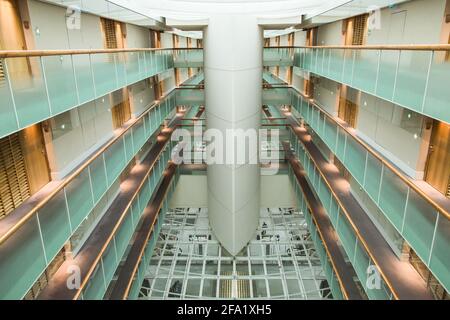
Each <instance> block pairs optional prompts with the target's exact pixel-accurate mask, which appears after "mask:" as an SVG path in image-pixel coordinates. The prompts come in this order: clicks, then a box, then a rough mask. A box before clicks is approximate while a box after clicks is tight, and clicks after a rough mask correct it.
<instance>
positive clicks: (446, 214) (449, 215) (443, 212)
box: [286, 86, 450, 220]
mask: <svg viewBox="0 0 450 320" xmlns="http://www.w3.org/2000/svg"><path fill="white" fill-rule="evenodd" d="M286 89H292V90H294V91H295V92H296V93H297V94H298V95H299V96H301V97H302V98H303V99H305V100H307V101H308V102H309V103H311V104H312V105H314V106H315V107H316V108H319V109H320V111H321V112H323V114H324V115H325V116H326V117H327V118H329V119H330V120H331V121H332V122H333V123H335V124H337V125H338V126H339V127H340V128H341V129H343V130H344V131H345V132H346V133H347V134H349V135H350V136H351V137H352V138H353V139H355V140H356V142H358V143H359V144H360V145H361V146H362V147H363V148H364V149H365V150H367V151H368V152H369V153H370V154H371V155H372V156H374V157H375V158H376V159H377V160H379V161H380V162H381V163H382V164H383V165H384V166H386V167H387V168H388V169H390V170H391V171H392V172H393V173H394V174H395V175H396V176H397V177H399V178H400V179H401V180H402V181H403V182H405V183H406V184H407V185H408V187H410V188H411V189H413V190H414V191H415V192H417V193H418V194H419V195H420V196H421V197H422V198H424V199H425V200H426V201H427V202H428V203H429V204H430V205H432V206H433V207H434V208H435V209H436V210H437V211H438V212H439V213H440V214H441V215H442V216H443V217H444V218H446V219H447V220H450V213H449V212H448V211H447V210H446V209H445V208H443V207H442V206H441V205H440V204H439V203H437V202H436V201H434V200H433V199H431V198H430V197H429V196H428V195H427V194H426V193H424V192H423V191H422V190H421V189H420V188H419V186H417V185H416V184H414V183H413V182H412V181H411V180H410V179H408V178H407V177H405V175H404V174H403V173H401V172H400V170H399V169H397V168H395V166H393V165H392V164H390V163H389V162H388V161H387V160H386V159H385V158H384V157H383V156H381V155H380V154H378V153H377V152H375V151H374V150H373V149H372V147H370V146H369V145H368V144H367V143H366V142H364V141H363V140H361V138H359V137H357V136H356V135H355V134H354V133H353V132H351V131H350V130H349V129H348V128H347V127H346V126H344V125H343V124H342V123H339V122H338V121H336V119H335V118H334V117H333V116H332V115H331V114H330V113H328V112H327V111H325V110H324V109H323V108H322V107H321V106H320V105H319V104H317V103H316V102H315V100H314V99H311V98H309V97H307V96H305V95H304V94H303V93H301V92H299V91H298V90H297V89H296V88H295V87H292V86H286Z"/></svg>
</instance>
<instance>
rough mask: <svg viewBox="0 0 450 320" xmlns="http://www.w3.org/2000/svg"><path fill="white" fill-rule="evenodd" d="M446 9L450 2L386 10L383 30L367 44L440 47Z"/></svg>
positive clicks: (433, 0)
mask: <svg viewBox="0 0 450 320" xmlns="http://www.w3.org/2000/svg"><path fill="white" fill-rule="evenodd" d="M445 5H446V0H414V1H408V2H405V3H403V4H400V5H397V6H395V7H394V9H390V8H385V9H383V10H381V20H380V26H381V28H380V29H379V30H372V31H370V32H369V33H368V36H367V44H436V43H440V42H441V30H442V23H443V20H444V10H445ZM402 11H404V17H405V18H404V19H403V18H402V17H401V16H402V14H401V12H402ZM401 26H404V28H403V32H402V31H401V29H402V28H401Z"/></svg>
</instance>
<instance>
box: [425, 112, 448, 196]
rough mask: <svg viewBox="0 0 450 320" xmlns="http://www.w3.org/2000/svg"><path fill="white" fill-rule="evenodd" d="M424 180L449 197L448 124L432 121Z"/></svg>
mask: <svg viewBox="0 0 450 320" xmlns="http://www.w3.org/2000/svg"><path fill="white" fill-rule="evenodd" d="M425 181H426V182H428V183H429V184H430V185H431V186H433V187H434V188H435V189H436V190H438V191H439V192H441V193H442V194H444V195H445V196H447V197H449V198H450V124H446V123H443V122H440V121H437V120H434V122H433V129H432V131H431V140H430V148H429V151H428V160H427V166H426V172H425Z"/></svg>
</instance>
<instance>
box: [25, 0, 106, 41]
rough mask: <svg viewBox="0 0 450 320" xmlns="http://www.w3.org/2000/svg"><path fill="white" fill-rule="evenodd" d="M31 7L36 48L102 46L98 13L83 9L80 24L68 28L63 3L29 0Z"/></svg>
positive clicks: (29, 7)
mask: <svg viewBox="0 0 450 320" xmlns="http://www.w3.org/2000/svg"><path fill="white" fill-rule="evenodd" d="M28 9H29V14H30V20H31V27H30V28H31V30H32V32H33V34H34V41H35V49H92V48H95V49H98V48H103V38H102V33H101V29H100V18H99V17H97V16H94V15H91V14H86V13H82V14H81V17H80V28H79V29H68V28H67V24H66V9H64V8H63V7H59V6H55V5H51V4H47V3H43V2H40V1H35V0H29V1H28ZM37 30H39V32H37Z"/></svg>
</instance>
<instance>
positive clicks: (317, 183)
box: [290, 130, 392, 300]
mask: <svg viewBox="0 0 450 320" xmlns="http://www.w3.org/2000/svg"><path fill="white" fill-rule="evenodd" d="M290 142H291V147H292V148H293V151H294V153H295V155H296V157H297V158H298V159H299V160H300V163H301V164H302V166H303V167H304V168H305V172H306V177H307V180H308V182H309V185H310V186H311V187H312V190H313V191H314V193H315V194H316V195H317V198H318V199H319V200H320V201H321V203H322V205H323V207H324V209H325V211H326V212H327V214H328V216H329V217H330V221H331V223H332V225H333V227H334V229H335V230H336V233H337V235H338V236H339V239H340V241H341V244H342V247H343V248H344V251H345V253H346V254H347V256H348V257H349V260H350V262H351V263H352V265H353V267H354V269H355V271H356V274H357V276H358V279H359V280H360V282H361V285H362V287H363V288H364V290H365V292H366V294H367V296H368V297H369V298H370V299H383V300H386V299H392V293H391V292H390V290H389V289H388V286H387V284H386V283H385V280H384V279H380V280H381V285H380V287H379V288H376V287H372V286H370V281H369V282H368V281H367V277H368V274H370V272H369V271H370V270H371V269H372V268H377V267H376V266H375V263H374V262H373V261H372V259H371V258H370V256H369V254H368V253H367V251H366V250H365V248H364V246H363V244H362V243H361V241H360V239H359V238H358V236H357V235H356V234H355V230H354V229H353V228H352V227H351V225H350V222H349V221H348V219H347V217H346V215H345V214H344V213H343V212H342V209H341V208H340V206H339V204H338V202H337V200H336V199H335V198H334V196H333V194H332V192H331V190H330V189H329V187H328V185H327V183H326V182H325V181H324V180H323V177H322V176H321V175H320V173H319V170H318V169H317V168H316V166H315V164H314V162H313V160H312V159H311V157H310V155H309V153H308V152H307V151H306V150H305V148H304V147H303V145H302V143H301V142H299V140H298V138H297V136H296V135H295V134H294V133H293V131H292V130H291V131H290Z"/></svg>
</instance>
